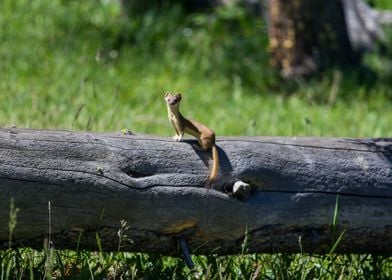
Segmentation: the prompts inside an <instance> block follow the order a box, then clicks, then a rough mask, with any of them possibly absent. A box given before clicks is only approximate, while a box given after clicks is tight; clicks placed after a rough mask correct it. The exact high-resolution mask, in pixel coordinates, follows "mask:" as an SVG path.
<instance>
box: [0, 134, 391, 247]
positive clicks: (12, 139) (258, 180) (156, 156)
mask: <svg viewBox="0 0 392 280" xmlns="http://www.w3.org/2000/svg"><path fill="white" fill-rule="evenodd" d="M195 143H196V142H195V141H194V140H185V141H184V142H180V143H177V142H174V141H173V140H172V139H171V138H163V137H155V136H147V135H121V134H120V133H118V134H109V133H106V134H105V133H87V132H68V131H50V130H28V129H15V128H9V129H6V128H4V129H0V195H1V197H0V198H1V199H0V224H1V228H0V246H1V247H2V248H7V247H8V246H30V247H34V248H42V244H43V240H44V239H45V238H49V239H50V240H51V241H52V243H53V244H54V246H55V247H56V248H69V249H76V248H77V247H78V248H80V249H88V250H98V249H99V248H100V249H102V250H107V251H109V250H117V249H118V246H119V245H120V248H121V250H123V251H140V252H155V253H160V254H167V255H176V254H177V253H178V242H179V239H182V240H186V241H187V243H188V244H189V247H190V250H191V251H192V253H194V254H210V253H216V254H232V253H239V252H241V251H242V250H244V248H245V250H246V252H270V253H274V252H311V253H326V252H329V251H330V250H331V248H332V247H333V245H334V244H335V243H336V241H337V239H338V238H339V240H340V242H339V244H337V245H338V246H337V247H336V250H335V252H340V253H365V252H366V253H388V254H390V253H391V252H392V138H386V139H348V138H347V139H342V138H335V139H333V138H295V137H294V138H288V137H218V138H217V146H218V150H219V158H220V163H221V167H220V172H219V177H218V179H217V181H216V182H214V184H213V186H212V187H211V188H207V187H206V179H207V178H208V174H209V164H210V162H211V161H210V158H211V155H210V152H209V151H208V152H203V151H199V150H198V149H196V148H195V146H194V144H195ZM234 186H235V187H234ZM11 201H13V202H14V207H11V209H10V202H11ZM49 202H50V209H49V208H48V205H49ZM15 208H18V210H19V211H18V212H17V213H16V211H15ZM12 209H13V211H11V212H14V214H17V215H16V219H15V220H16V226H15V228H14V229H13V228H11V229H10V228H9V226H8V225H9V218H10V210H12ZM121 221H123V222H122V225H121ZM125 222H126V224H125ZM49 231H50V236H49V237H48V234H49ZM119 235H120V237H121V240H120V238H119ZM9 240H11V241H12V242H11V244H10V243H9ZM244 240H247V241H246V242H244Z"/></svg>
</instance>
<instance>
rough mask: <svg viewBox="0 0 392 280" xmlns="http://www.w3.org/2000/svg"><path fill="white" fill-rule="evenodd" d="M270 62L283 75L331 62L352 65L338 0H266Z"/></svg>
mask: <svg viewBox="0 0 392 280" xmlns="http://www.w3.org/2000/svg"><path fill="white" fill-rule="evenodd" d="M268 15H269V16H268V22H269V38H270V45H269V48H270V51H271V54H272V65H273V66H275V67H277V68H278V69H279V70H281V73H282V75H283V76H285V77H289V78H290V77H296V76H304V75H308V74H311V73H313V72H315V71H317V70H319V69H320V68H324V67H327V66H330V65H333V64H337V63H338V64H355V63H357V62H358V61H359V55H358V53H357V52H355V51H354V50H353V48H352V45H351V42H350V40H349V36H348V31H347V27H346V22H345V18H344V12H343V5H342V1H341V0H298V1H290V0H269V5H268Z"/></svg>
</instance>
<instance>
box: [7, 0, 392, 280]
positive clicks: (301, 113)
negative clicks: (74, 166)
mask: <svg viewBox="0 0 392 280" xmlns="http://www.w3.org/2000/svg"><path fill="white" fill-rule="evenodd" d="M373 2H374V4H376V5H379V6H380V7H383V8H391V4H389V1H381V0H378V1H373ZM388 5H389V6H388ZM266 29H267V26H266V24H265V23H264V22H263V21H262V20H258V19H254V18H250V17H249V16H247V14H246V12H245V11H244V10H243V9H241V8H238V7H234V8H233V7H232V8H221V9H218V10H215V11H213V12H209V13H199V14H191V15H185V14H184V13H183V12H182V11H181V9H180V8H178V7H171V8H165V9H163V11H162V10H150V11H148V12H147V13H146V14H144V15H143V16H135V17H132V19H131V20H130V19H126V18H124V17H122V16H121V11H120V7H119V6H118V1H114V0H102V1H93V0H88V1H87V0H86V1H61V0H54V1H49V0H35V1H27V0H1V1H0V127H9V126H13V125H15V126H17V127H30V128H53V129H69V130H91V131H119V130H120V129H122V128H129V129H131V130H132V131H135V132H138V133H150V134H157V135H162V136H170V135H172V134H173V131H172V128H171V126H170V124H169V122H168V120H167V113H166V108H165V105H164V102H163V93H164V92H165V91H167V90H170V91H175V92H182V93H183V98H184V99H183V100H184V101H183V105H182V111H183V113H184V115H186V116H189V117H192V118H195V119H197V120H199V121H201V122H203V123H205V124H207V125H208V126H210V127H212V128H213V129H214V130H215V131H216V132H217V134H218V137H219V136H221V135H280V136H336V137H346V136H347V137H383V136H390V135H391V132H392V110H391V105H392V71H391V70H392V62H391V60H392V49H389V50H387V52H386V53H385V54H384V55H383V56H380V55H379V54H377V53H373V54H369V55H367V56H366V57H365V60H364V62H365V65H364V67H363V68H362V69H347V70H339V69H332V70H330V71H328V72H326V73H323V74H321V75H320V76H318V77H314V78H312V79H311V80H309V81H300V80H297V81H292V82H287V81H284V80H281V79H280V78H279V76H278V75H277V73H276V72H275V71H274V70H272V69H271V68H270V67H269V64H268V61H269V56H268V52H267V51H266V49H267V34H266ZM386 34H387V38H388V42H389V45H390V42H391V41H392V30H391V29H386ZM53 222H55V221H53ZM16 227H17V224H16ZM338 234H340V233H338ZM343 238H344V237H343ZM50 256H51V257H50ZM48 258H51V260H49V261H48ZM194 261H195V264H196V268H195V269H194V270H189V269H188V268H186V267H185V265H184V263H183V262H182V261H181V260H180V259H178V258H171V257H160V256H156V255H145V254H130V253H103V252H85V251H79V250H78V249H77V248H75V250H74V251H67V250H65V251H59V250H55V251H54V252H52V253H50V250H42V251H35V250H31V249H19V250H3V251H0V262H1V268H0V279H14V278H19V279H26V278H27V279H32V278H34V279H36V278H38V279H41V278H42V277H43V275H45V271H47V270H46V269H45V264H48V263H50V264H51V269H52V270H53V275H54V276H55V277H56V278H57V279H60V278H66V277H68V276H67V275H71V274H72V275H79V278H78V279H88V278H90V277H91V276H93V277H94V279H102V278H103V277H104V276H108V275H109V276H111V277H113V276H114V274H116V275H117V279H120V276H121V275H122V276H124V277H126V278H132V277H134V278H137V279H140V278H142V277H143V278H145V279H154V278H156V277H157V276H158V275H162V276H161V277H162V278H161V279H176V278H179V279H181V278H192V279H251V278H252V277H253V276H254V275H258V278H257V279H319V278H323V279H387V278H391V277H392V267H391V266H392V265H391V258H390V257H389V258H388V257H382V256H372V255H345V256H337V255H333V257H331V256H328V255H326V256H314V255H306V254H296V255H290V254H274V255H265V254H253V255H244V256H231V257H218V256H214V255H211V256H203V257H194ZM257 273H258V274H257ZM7 276H8V277H7ZM46 276H48V275H46ZM49 276H50V275H49ZM75 277H76V276H75ZM68 279H72V278H68Z"/></svg>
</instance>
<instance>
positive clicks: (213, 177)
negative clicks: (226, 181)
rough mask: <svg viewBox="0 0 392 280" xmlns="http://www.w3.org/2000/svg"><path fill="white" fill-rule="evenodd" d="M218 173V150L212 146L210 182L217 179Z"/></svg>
mask: <svg viewBox="0 0 392 280" xmlns="http://www.w3.org/2000/svg"><path fill="white" fill-rule="evenodd" d="M218 171H219V156H218V149H217V148H216V146H215V145H214V146H212V169H211V175H210V178H209V181H210V182H213V181H215V180H216V178H217V177H218Z"/></svg>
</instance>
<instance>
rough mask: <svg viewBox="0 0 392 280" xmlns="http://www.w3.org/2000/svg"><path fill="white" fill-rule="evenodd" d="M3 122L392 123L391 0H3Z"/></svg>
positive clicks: (372, 129)
mask: <svg viewBox="0 0 392 280" xmlns="http://www.w3.org/2000/svg"><path fill="white" fill-rule="evenodd" d="M0 5H1V6H0V126H2V127H9V126H17V127H29V128H54V129H69V130H93V131H118V130H120V129H122V128H128V129H130V130H132V131H135V132H138V133H150V134H158V135H162V136H169V135H171V134H172V128H171V126H170V123H169V121H168V120H167V116H166V107H165V104H164V101H163V94H164V92H165V91H173V92H181V93H183V95H184V97H183V103H182V107H181V109H182V112H183V114H184V115H185V116H187V117H189V118H194V119H197V120H199V121H201V122H203V123H205V124H206V125H207V126H209V127H211V128H213V129H214V130H215V131H216V133H217V134H218V135H282V136H292V135H297V136H301V135H315V136H352V137H378V136H390V135H391V131H392V110H391V104H392V48H391V41H392V28H391V25H390V24H391V22H392V19H391V16H390V12H389V11H388V9H391V10H392V1H389V0H316V1H315V0H295V1H285V0H268V1H267V0H265V1H257V0H242V1H235V0H226V1H225V0H221V1H219V0H215V1H214V0H192V1H180V0H170V1H160V0H154V1H136V0H135V1H127V0H122V1H121V0H100V1H98V0H84V1H76V0H75V1H74V0H54V1H49V0H35V1H27V0H1V1H0Z"/></svg>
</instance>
